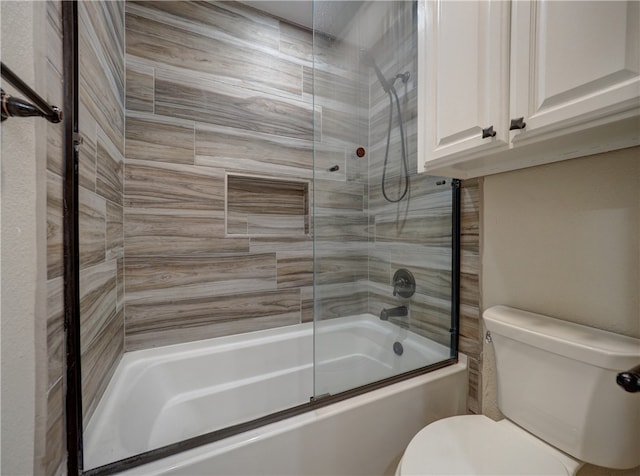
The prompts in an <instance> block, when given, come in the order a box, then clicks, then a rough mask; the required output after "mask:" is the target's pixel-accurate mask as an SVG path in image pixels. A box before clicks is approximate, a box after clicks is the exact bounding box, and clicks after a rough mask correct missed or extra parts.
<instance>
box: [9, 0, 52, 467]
mask: <svg viewBox="0 0 640 476" xmlns="http://www.w3.org/2000/svg"><path fill="white" fill-rule="evenodd" d="M1 14H2V15H1V16H2V25H1V31H2V61H3V62H4V63H6V65H7V66H9V67H10V68H11V69H12V70H13V71H14V72H15V73H16V74H18V75H19V76H20V77H22V78H23V79H24V80H25V81H26V82H27V83H28V84H30V85H33V86H34V88H35V89H36V90H39V91H42V90H43V87H44V86H45V81H44V75H43V74H42V73H43V70H44V68H45V61H43V59H44V54H43V45H44V35H43V34H42V33H41V32H44V31H45V29H44V27H43V26H44V21H45V18H46V7H45V4H44V3H40V2H2V3H1ZM25 25H27V26H29V25H31V28H24V26H25ZM2 87H3V89H4V90H5V91H6V92H7V93H8V94H16V95H17V92H16V91H15V90H14V89H13V88H12V87H11V86H9V85H8V84H7V83H5V82H3V84H2ZM0 133H1V134H2V140H1V142H2V185H1V187H2V207H1V209H2V212H1V213H2V215H1V217H2V218H1V220H2V358H1V361H2V385H1V388H2V433H1V434H2V467H1V469H0V472H1V473H2V474H16V475H19V474H42V473H43V468H44V452H45V448H44V446H45V425H46V424H45V422H46V412H47V409H46V401H47V393H46V390H47V389H46V382H47V358H46V304H45V303H46V286H45V278H46V185H45V183H46V182H45V170H46V153H45V147H46V123H44V121H38V120H36V119H9V120H7V121H6V122H3V123H2V126H0Z"/></svg>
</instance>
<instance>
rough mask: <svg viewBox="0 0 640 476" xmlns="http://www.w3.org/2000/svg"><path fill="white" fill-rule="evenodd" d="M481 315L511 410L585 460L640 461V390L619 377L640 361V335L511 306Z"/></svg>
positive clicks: (506, 410)
mask: <svg viewBox="0 0 640 476" xmlns="http://www.w3.org/2000/svg"><path fill="white" fill-rule="evenodd" d="M483 317H484V321H485V324H486V326H487V329H488V330H489V332H490V333H491V339H492V341H493V346H494V350H495V355H496V368H497V381H498V406H499V407H500V410H501V411H502V413H503V414H504V415H505V416H506V417H507V418H509V419H510V420H511V421H513V422H515V423H517V424H518V425H520V426H521V427H523V428H524V429H526V430H527V431H529V432H530V433H533V434H534V435H536V436H537V437H538V438H540V439H541V440H544V441H546V442H547V443H549V444H551V445H553V446H555V447H556V448H558V449H560V450H562V451H564V452H566V453H568V454H570V455H571V456H573V457H574V458H577V459H579V460H581V461H584V462H587V463H591V464H595V465H598V466H604V467H608V468H617V469H628V468H633V467H635V466H638V465H640V393H629V392H626V391H625V390H624V389H622V388H621V387H619V386H618V385H617V384H616V376H617V374H618V373H619V372H622V371H625V370H629V369H631V368H632V367H635V366H636V365H638V364H640V339H634V338H631V337H627V336H622V335H618V334H614V333H611V332H606V331H602V330H599V329H594V328H591V327H587V326H582V325H579V324H574V323H570V322H566V321H560V320H557V319H553V318H551V317H547V316H542V315H539V314H534V313H530V312H526V311H521V310H518V309H514V308H510V307H506V306H495V307H492V308H490V309H487V310H486V311H485V312H484V314H483Z"/></svg>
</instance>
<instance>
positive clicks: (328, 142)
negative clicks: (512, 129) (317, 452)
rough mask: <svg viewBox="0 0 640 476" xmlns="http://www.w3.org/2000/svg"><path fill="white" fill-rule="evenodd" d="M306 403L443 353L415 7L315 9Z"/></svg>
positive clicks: (447, 252)
mask: <svg viewBox="0 0 640 476" xmlns="http://www.w3.org/2000/svg"><path fill="white" fill-rule="evenodd" d="M313 13H314V36H313V40H314V43H313V47H314V68H313V73H314V74H313V93H314V94H313V96H314V111H315V118H316V120H315V124H314V139H315V140H314V182H313V185H314V190H313V236H314V324H315V334H314V339H315V347H314V384H315V388H314V394H315V397H316V398H320V397H322V396H326V395H328V394H331V395H333V394H336V393H340V392H343V391H346V390H349V389H352V388H355V387H358V386H362V385H365V384H369V383H372V382H376V381H379V380H383V379H386V378H389V377H393V376H395V375H398V374H402V373H405V372H409V371H412V370H415V369H418V368H421V367H425V366H429V365H432V364H435V363H437V362H441V361H443V360H446V359H448V358H449V357H450V356H451V355H452V349H451V342H452V337H451V336H452V334H451V333H452V330H453V329H454V328H455V324H454V322H453V320H452V316H453V315H454V313H453V309H452V291H451V290H452V276H453V273H452V267H453V266H452V265H453V244H452V236H453V235H452V230H453V224H454V223H453V199H452V197H453V196H454V193H452V183H451V182H450V181H449V180H447V179H442V178H439V177H432V176H427V175H424V174H421V175H418V174H417V173H416V165H417V160H418V155H417V154H418V153H417V134H418V131H417V108H418V93H417V84H418V51H417V17H418V14H419V12H418V5H417V2H412V1H399V2H379V1H365V2H332V1H322V0H319V1H315V2H314V11H313Z"/></svg>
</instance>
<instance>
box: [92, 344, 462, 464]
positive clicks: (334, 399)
mask: <svg viewBox="0 0 640 476" xmlns="http://www.w3.org/2000/svg"><path fill="white" fill-rule="evenodd" d="M458 363H462V364H464V366H465V367H467V365H468V364H467V357H466V356H465V355H464V354H462V353H458V354H457V355H455V356H453V357H450V358H449V359H446V360H442V361H440V362H436V363H435V364H431V365H428V366H426V367H421V368H419V369H415V370H411V371H409V372H405V373H402V374H398V375H394V376H392V377H389V378H386V379H384V380H379V381H377V382H372V383H369V384H367V385H363V386H361V387H357V388H354V389H350V390H347V391H344V392H340V393H336V394H334V395H329V396H326V397H321V398H315V399H311V400H310V401H309V402H306V403H303V404H300V405H297V406H295V407H291V408H287V409H285V410H282V411H279V412H275V413H271V414H269V415H265V416H263V417H260V418H256V419H254V420H250V421H247V422H243V423H239V424H237V425H233V426H230V427H226V428H222V429H220V430H215V431H212V432H209V433H205V434H202V435H198V436H195V437H192V438H189V439H186V440H182V441H179V442H177V443H172V444H170V445H166V446H162V447H160V448H155V449H152V450H149V451H145V452H144V453H139V454H136V455H134V456H131V457H128V458H124V459H121V460H118V461H114V462H113V463H109V464H106V465H103V466H98V467H96V468H91V469H88V470H83V471H82V473H81V474H82V475H83V476H102V475H108V474H116V473H120V472H122V471H126V470H129V469H133V468H135V467H138V466H142V465H145V464H149V463H153V462H155V461H158V460H161V459H163V458H168V457H170V456H174V455H177V454H179V453H183V452H186V451H189V450H193V449H196V448H200V447H203V446H205V445H209V444H212V443H216V442H219V441H222V440H224V439H226V438H231V437H233V436H236V435H240V434H242V433H246V432H250V431H253V430H257V429H259V428H261V427H265V426H267V425H272V424H276V423H279V422H282V421H284V420H286V419H289V418H294V417H297V416H301V415H304V414H305V413H311V412H313V411H316V410H320V409H322V408H325V407H328V406H331V405H335V404H339V403H344V402H345V401H348V400H350V399H352V398H354V397H362V396H364V395H366V394H370V393H371V392H375V391H380V390H384V389H385V388H387V387H390V386H392V385H395V384H406V385H411V380H415V379H416V378H418V377H422V376H426V375H428V374H430V373H432V372H434V371H436V370H440V369H444V368H447V367H452V366H454V365H456V364H458ZM415 385H418V383H415Z"/></svg>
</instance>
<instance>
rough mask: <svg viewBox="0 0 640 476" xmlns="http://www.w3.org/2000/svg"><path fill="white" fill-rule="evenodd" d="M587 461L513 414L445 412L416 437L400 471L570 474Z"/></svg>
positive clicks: (409, 474) (411, 474)
mask: <svg viewBox="0 0 640 476" xmlns="http://www.w3.org/2000/svg"><path fill="white" fill-rule="evenodd" d="M580 466H582V464H581V463H580V462H578V461H576V460H574V459H573V458H571V457H569V456H567V455H566V454H565V453H562V452H561V451H559V450H557V449H555V448H553V447H552V446H549V445H548V444H546V443H544V442H542V441H541V440H538V439H537V438H535V437H534V436H533V435H531V434H529V433H527V432H526V431H525V430H523V429H521V428H519V427H518V426H516V425H515V424H513V423H511V422H510V421H508V420H501V421H500V422H496V421H494V420H491V419H490V418H487V417H485V416H484V415H464V416H456V417H450V418H445V419H442V420H438V421H436V422H433V423H431V424H430V425H427V426H426V427H424V428H423V429H422V430H421V431H420V432H419V433H418V434H417V435H416V436H414V437H413V439H412V440H411V442H410V443H409V446H407V449H406V450H405V453H404V456H403V457H402V460H401V461H400V465H399V467H398V471H397V472H396V475H400V476H418V475H419V476H426V475H496V476H497V475H505V476H506V475H509V476H513V475H538V476H540V475H555V476H570V475H573V474H575V473H576V471H577V470H578V469H579V468H580Z"/></svg>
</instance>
